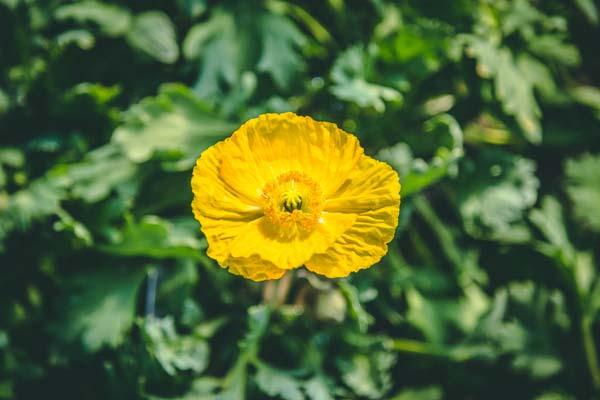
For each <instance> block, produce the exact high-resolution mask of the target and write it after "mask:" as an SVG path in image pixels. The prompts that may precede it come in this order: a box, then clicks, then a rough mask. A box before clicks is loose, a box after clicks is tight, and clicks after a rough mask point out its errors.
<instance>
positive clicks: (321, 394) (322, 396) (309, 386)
mask: <svg viewBox="0 0 600 400" xmlns="http://www.w3.org/2000/svg"><path fill="white" fill-rule="evenodd" d="M304 390H305V391H306V396H307V397H308V398H309V399H311V400H333V396H332V393H331V392H330V389H329V386H327V383H326V382H325V379H324V378H323V377H322V376H315V377H313V378H311V379H309V380H308V381H306V382H305V383H304Z"/></svg>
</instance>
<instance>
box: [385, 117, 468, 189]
mask: <svg viewBox="0 0 600 400" xmlns="http://www.w3.org/2000/svg"><path fill="white" fill-rule="evenodd" d="M423 131H424V132H423V133H422V134H420V135H419V136H418V138H415V140H418V141H419V142H420V144H419V145H420V146H423V147H430V148H431V153H432V154H433V156H432V157H431V158H430V159H427V160H426V159H424V158H422V157H414V156H413V153H412V150H411V148H410V146H409V145H408V144H406V143H398V144H396V145H394V146H392V147H389V148H386V149H383V150H380V151H379V153H378V154H377V158H379V159H381V160H383V161H387V162H388V163H390V164H391V165H392V167H394V169H396V170H397V171H398V173H399V174H400V182H402V196H403V197H404V196H410V195H411V194H414V193H417V192H420V191H422V190H423V189H425V188H426V187H428V186H431V185H433V184H435V183H436V182H438V181H439V180H440V179H442V178H444V177H445V176H447V175H449V174H452V173H455V172H456V166H457V161H458V160H460V159H461V158H462V156H463V154H464V151H463V140H462V130H461V129H460V126H459V125H458V123H457V122H456V120H455V119H454V118H453V117H452V116H450V115H448V114H442V115H438V116H436V117H434V118H432V119H430V120H428V121H426V122H425V124H424V129H423ZM424 143H427V145H424ZM438 145H439V147H437V146H438Z"/></svg>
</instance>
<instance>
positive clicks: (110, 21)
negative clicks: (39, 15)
mask: <svg viewBox="0 0 600 400" xmlns="http://www.w3.org/2000/svg"><path fill="white" fill-rule="evenodd" d="M54 17H55V18H56V19H58V20H60V21H62V20H68V19H72V20H75V21H77V22H79V23H84V22H93V23H94V24H96V25H97V26H98V27H99V28H100V30H101V31H102V32H103V33H105V34H107V35H109V36H120V35H124V34H125V33H126V32H127V31H128V30H129V28H130V26H131V14H130V13H129V11H127V10H126V9H124V8H121V7H119V6H115V5H112V4H106V3H100V2H97V1H85V2H79V3H73V4H65V5H62V6H60V7H58V8H57V9H56V10H55V12H54Z"/></svg>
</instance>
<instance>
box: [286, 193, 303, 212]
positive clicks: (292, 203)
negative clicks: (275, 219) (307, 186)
mask: <svg viewBox="0 0 600 400" xmlns="http://www.w3.org/2000/svg"><path fill="white" fill-rule="evenodd" d="M282 200H283V201H282V203H281V206H282V208H283V209H284V210H285V211H287V212H289V213H291V212H293V211H294V210H301V209H302V197H301V196H300V194H299V193H298V192H296V191H289V192H285V193H283V196H282Z"/></svg>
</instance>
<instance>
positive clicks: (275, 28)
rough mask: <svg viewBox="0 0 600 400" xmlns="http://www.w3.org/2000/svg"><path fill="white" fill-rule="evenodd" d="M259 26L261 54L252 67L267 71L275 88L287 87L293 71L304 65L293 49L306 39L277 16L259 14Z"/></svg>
mask: <svg viewBox="0 0 600 400" xmlns="http://www.w3.org/2000/svg"><path fill="white" fill-rule="evenodd" d="M259 27H260V33H261V37H262V53H261V56H260V59H259V60H258V64H257V65H256V68H257V69H258V70H259V71H263V72H267V73H270V74H271V76H272V77H273V80H274V81H275V83H276V84H277V85H278V86H279V87H282V88H287V87H289V86H290V84H291V83H292V81H293V79H294V76H295V75H296V73H297V72H298V71H301V70H302V69H303V68H304V62H303V59H302V57H300V56H299V55H298V54H297V51H296V48H298V47H302V46H304V45H305V44H306V42H307V39H306V37H305V36H304V34H303V33H302V32H300V30H298V28H296V26H295V25H294V24H293V23H292V22H291V21H290V20H288V19H287V18H286V17H283V16H280V15H275V14H271V13H265V14H263V15H261V17H260V21H259Z"/></svg>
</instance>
